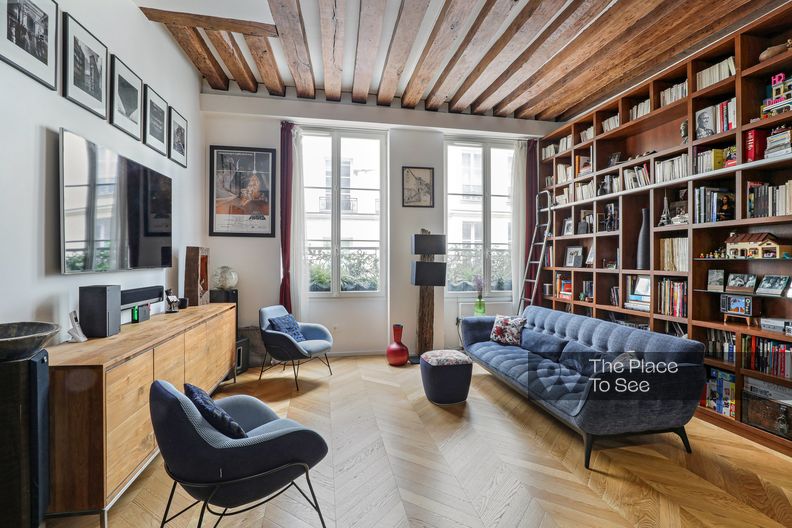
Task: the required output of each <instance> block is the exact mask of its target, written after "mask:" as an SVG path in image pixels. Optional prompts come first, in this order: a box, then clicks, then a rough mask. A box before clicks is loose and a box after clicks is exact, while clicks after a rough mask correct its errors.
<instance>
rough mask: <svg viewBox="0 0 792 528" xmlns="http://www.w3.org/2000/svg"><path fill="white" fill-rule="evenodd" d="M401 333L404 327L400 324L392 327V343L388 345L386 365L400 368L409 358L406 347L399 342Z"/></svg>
mask: <svg viewBox="0 0 792 528" xmlns="http://www.w3.org/2000/svg"><path fill="white" fill-rule="evenodd" d="M403 331H404V326H402V325H400V324H395V325H393V343H391V344H390V345H388V351H387V352H386V356H387V357H388V364H389V365H392V366H394V367H401V366H402V365H404V364H405V363H407V358H408V356H409V350H407V347H406V346H404V343H402V342H401V340H402V332H403Z"/></svg>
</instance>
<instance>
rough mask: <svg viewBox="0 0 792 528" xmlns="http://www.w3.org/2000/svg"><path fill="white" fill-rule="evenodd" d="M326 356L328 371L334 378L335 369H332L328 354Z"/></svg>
mask: <svg viewBox="0 0 792 528" xmlns="http://www.w3.org/2000/svg"><path fill="white" fill-rule="evenodd" d="M324 356H325V365H327V370H329V371H330V375H331V376H332V375H333V369H332V368H330V358H328V357H327V354H325V355H324Z"/></svg>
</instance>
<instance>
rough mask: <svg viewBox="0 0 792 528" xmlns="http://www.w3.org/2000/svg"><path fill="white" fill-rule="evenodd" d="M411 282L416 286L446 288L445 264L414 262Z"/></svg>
mask: <svg viewBox="0 0 792 528" xmlns="http://www.w3.org/2000/svg"><path fill="white" fill-rule="evenodd" d="M410 275H411V276H410V282H412V283H413V284H414V285H416V286H445V283H446V263H445V262H413V263H412V269H411V273H410Z"/></svg>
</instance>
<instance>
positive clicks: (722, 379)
mask: <svg viewBox="0 0 792 528" xmlns="http://www.w3.org/2000/svg"><path fill="white" fill-rule="evenodd" d="M735 382H736V378H735V376H734V374H732V373H731V372H725V371H723V370H718V369H715V368H714V369H710V379H709V381H708V382H707V393H706V396H705V399H706V403H705V405H706V407H709V408H710V409H712V410H713V411H715V412H717V413H718V414H721V415H723V416H728V417H730V418H734V417H735V416H736V415H737V405H736V398H737V387H736V386H735Z"/></svg>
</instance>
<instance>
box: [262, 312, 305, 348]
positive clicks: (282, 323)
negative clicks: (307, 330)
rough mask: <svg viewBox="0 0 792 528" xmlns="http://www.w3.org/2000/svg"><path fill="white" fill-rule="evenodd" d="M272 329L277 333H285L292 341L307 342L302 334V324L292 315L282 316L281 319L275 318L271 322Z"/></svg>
mask: <svg viewBox="0 0 792 528" xmlns="http://www.w3.org/2000/svg"><path fill="white" fill-rule="evenodd" d="M269 322H270V325H272V329H273V330H275V331H276V332H283V333H284V334H287V335H290V336H291V338H292V339H294V340H295V341H297V342H298V343H299V342H300V341H305V336H304V335H303V334H302V332H300V324H299V323H298V322H297V320H296V319H295V318H294V316H293V315H292V314H286V315H281V316H280V317H273V318H272V319H270V320H269Z"/></svg>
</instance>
